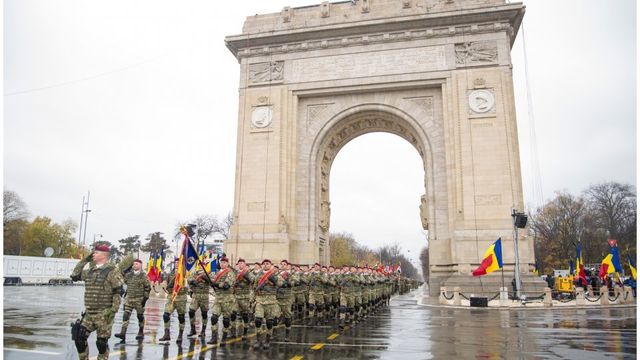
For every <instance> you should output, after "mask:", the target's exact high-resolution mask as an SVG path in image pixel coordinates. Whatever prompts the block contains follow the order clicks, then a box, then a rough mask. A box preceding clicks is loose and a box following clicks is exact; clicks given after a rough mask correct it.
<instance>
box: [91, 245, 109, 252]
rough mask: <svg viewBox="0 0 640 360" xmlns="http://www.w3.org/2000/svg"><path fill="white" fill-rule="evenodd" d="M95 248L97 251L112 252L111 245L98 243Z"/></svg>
mask: <svg viewBox="0 0 640 360" xmlns="http://www.w3.org/2000/svg"><path fill="white" fill-rule="evenodd" d="M94 250H95V251H104V252H110V251H111V247H109V246H108V245H96V247H95V248H94Z"/></svg>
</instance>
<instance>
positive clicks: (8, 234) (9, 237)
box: [2, 219, 29, 255]
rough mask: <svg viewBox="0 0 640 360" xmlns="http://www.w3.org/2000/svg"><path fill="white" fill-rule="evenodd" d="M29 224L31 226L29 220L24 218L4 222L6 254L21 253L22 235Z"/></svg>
mask: <svg viewBox="0 0 640 360" xmlns="http://www.w3.org/2000/svg"><path fill="white" fill-rule="evenodd" d="M27 226H29V222H28V221H27V220H23V219H18V220H11V221H9V222H7V223H6V224H4V228H3V231H2V233H3V239H4V241H3V242H4V254H5V255H20V253H21V251H22V237H23V235H24V232H25V230H26V229H27Z"/></svg>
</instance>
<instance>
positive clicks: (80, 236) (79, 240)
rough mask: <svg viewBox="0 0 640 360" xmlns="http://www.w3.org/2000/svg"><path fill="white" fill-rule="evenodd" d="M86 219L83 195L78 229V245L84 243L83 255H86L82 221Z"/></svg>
mask: <svg viewBox="0 0 640 360" xmlns="http://www.w3.org/2000/svg"><path fill="white" fill-rule="evenodd" d="M83 219H84V196H83V197H82V210H81V211H80V229H79V230H78V245H82V246H83V253H82V255H83V256H84V244H83V243H82V221H83Z"/></svg>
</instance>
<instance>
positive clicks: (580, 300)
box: [576, 287, 585, 306]
mask: <svg viewBox="0 0 640 360" xmlns="http://www.w3.org/2000/svg"><path fill="white" fill-rule="evenodd" d="M584 301H585V300H584V289H583V288H581V287H577V288H576V305H578V306H580V305H585V302H584Z"/></svg>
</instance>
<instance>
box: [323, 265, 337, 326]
mask: <svg viewBox="0 0 640 360" xmlns="http://www.w3.org/2000/svg"><path fill="white" fill-rule="evenodd" d="M321 272H322V275H323V277H324V282H323V284H322V296H323V299H324V310H322V311H320V312H319V319H320V320H321V321H322V320H324V323H325V324H327V323H329V317H330V316H331V311H332V308H333V303H332V301H333V296H332V292H333V288H334V287H335V286H336V282H335V280H334V279H333V277H332V276H331V275H330V272H329V270H328V269H327V267H326V266H322V268H321Z"/></svg>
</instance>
